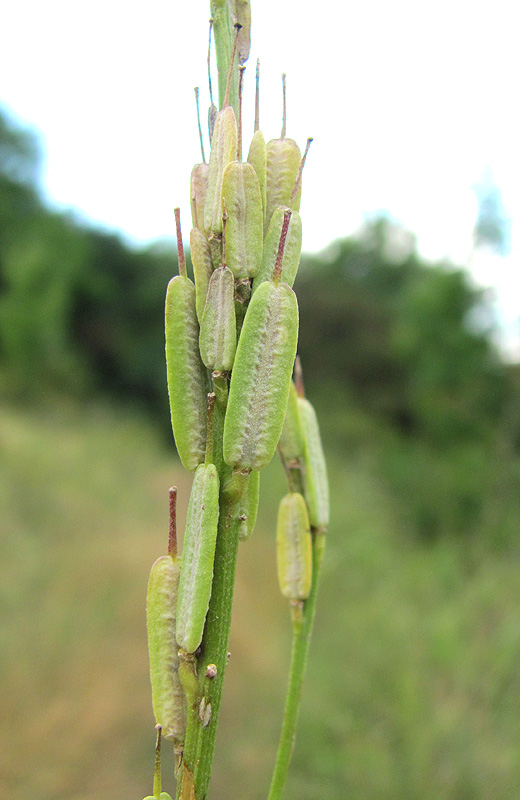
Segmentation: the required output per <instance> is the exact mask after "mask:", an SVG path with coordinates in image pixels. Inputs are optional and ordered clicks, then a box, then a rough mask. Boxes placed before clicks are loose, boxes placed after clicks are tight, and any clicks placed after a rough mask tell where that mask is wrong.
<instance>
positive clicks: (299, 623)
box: [268, 531, 325, 800]
mask: <svg viewBox="0 0 520 800" xmlns="http://www.w3.org/2000/svg"><path fill="white" fill-rule="evenodd" d="M324 551H325V533H324V532H323V531H314V532H313V545H312V561H313V563H312V584H311V591H310V594H309V597H308V598H307V600H306V601H305V605H304V607H303V611H302V614H301V615H300V614H297V613H294V614H293V642H292V652H291V666H290V668H289V683H288V687H287V695H286V698H285V710H284V716H283V722H282V730H281V733H280V741H279V744H278V752H277V754H276V762H275V766H274V771H273V777H272V781H271V789H270V791H269V799H268V800H281V798H282V795H283V791H284V788H285V783H286V780H287V772H288V770H289V764H290V762H291V756H292V752H293V748H294V738H295V735H296V724H297V722H298V711H299V708H300V699H301V690H302V683H303V678H304V675H305V667H306V664H307V655H308V653H309V645H310V641H311V634H312V627H313V623H314V614H315V611H316V598H317V594H318V581H319V575H320V569H321V563H322V559H323V553H324Z"/></svg>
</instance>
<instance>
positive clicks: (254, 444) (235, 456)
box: [223, 281, 298, 470]
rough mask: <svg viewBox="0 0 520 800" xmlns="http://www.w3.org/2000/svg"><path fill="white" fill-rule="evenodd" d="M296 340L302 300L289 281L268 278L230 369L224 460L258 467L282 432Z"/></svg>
mask: <svg viewBox="0 0 520 800" xmlns="http://www.w3.org/2000/svg"><path fill="white" fill-rule="evenodd" d="M297 340H298V303H297V301H296V295H295V294H294V292H293V290H292V289H290V288H289V287H288V286H287V284H285V283H274V282H270V281H265V282H264V283H262V284H261V285H260V286H259V287H258V289H257V291H256V292H255V294H254V295H253V297H252V299H251V302H250V304H249V306H248V309H247V312H246V315H245V318H244V325H243V328H242V333H241V335H240V339H239V341H238V347H237V352H236V356H235V364H234V367H233V372H232V373H231V381H230V386H229V399H228V405H227V410H226V417H225V420H224V441H223V445H224V461H225V462H226V464H229V465H230V466H236V467H239V468H240V469H255V470H260V469H262V468H263V467H265V466H266V465H267V464H268V463H269V462H270V460H271V458H272V457H273V454H274V451H275V450H276V445H277V444H278V440H279V438H280V434H281V432H282V427H283V420H284V416H285V409H286V408H287V398H288V395H289V385H290V382H291V373H292V369H293V365H294V358H295V355H296V344H297Z"/></svg>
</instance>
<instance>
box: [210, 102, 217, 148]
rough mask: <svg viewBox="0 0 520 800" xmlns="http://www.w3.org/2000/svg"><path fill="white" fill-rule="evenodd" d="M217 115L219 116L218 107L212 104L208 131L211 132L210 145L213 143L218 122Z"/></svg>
mask: <svg viewBox="0 0 520 800" xmlns="http://www.w3.org/2000/svg"><path fill="white" fill-rule="evenodd" d="M217 114H218V110H217V107H216V105H214V104H213V103H212V104H211V105H210V107H209V109H208V131H209V143H210V144H211V142H212V141H213V131H214V130H215V122H216V121H217Z"/></svg>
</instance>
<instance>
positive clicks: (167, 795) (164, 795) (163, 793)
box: [144, 792, 172, 800]
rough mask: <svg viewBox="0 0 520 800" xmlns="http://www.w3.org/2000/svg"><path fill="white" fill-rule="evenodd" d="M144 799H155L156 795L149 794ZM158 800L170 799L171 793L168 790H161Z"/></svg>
mask: <svg viewBox="0 0 520 800" xmlns="http://www.w3.org/2000/svg"><path fill="white" fill-rule="evenodd" d="M144 800H157V797H156V796H155V795H154V794H149V795H148V796H147V797H145V798H144ZM159 800H172V798H171V795H169V794H168V792H161V794H160V795H159Z"/></svg>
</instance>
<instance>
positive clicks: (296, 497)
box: [276, 492, 312, 600]
mask: <svg viewBox="0 0 520 800" xmlns="http://www.w3.org/2000/svg"><path fill="white" fill-rule="evenodd" d="M276 557H277V563H278V581H279V583H280V591H281V592H282V594H283V596H284V597H287V598H289V600H305V599H306V598H307V597H308V596H309V592H310V590H311V580H312V542H311V532H310V524H309V517H308V514H307V506H306V504H305V500H304V499H303V497H302V495H301V494H300V493H299V492H291V493H290V494H286V495H285V497H283V498H282V501H281V503H280V507H279V509H278V526H277V529H276Z"/></svg>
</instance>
